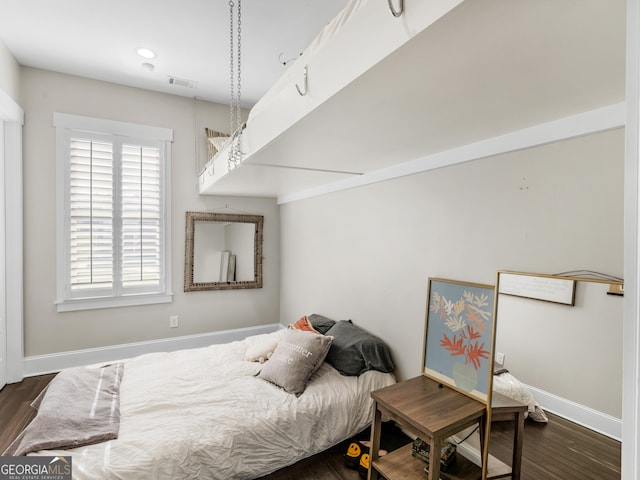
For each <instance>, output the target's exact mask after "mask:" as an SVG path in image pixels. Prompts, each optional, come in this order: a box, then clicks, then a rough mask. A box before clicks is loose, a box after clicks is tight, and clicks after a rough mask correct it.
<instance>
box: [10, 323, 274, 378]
mask: <svg viewBox="0 0 640 480" xmlns="http://www.w3.org/2000/svg"><path fill="white" fill-rule="evenodd" d="M281 327H282V326H281V325H280V324H277V323H271V324H268V325H259V326H256V327H246V328H237V329H233V330H221V331H218V332H210V333H202V334H198V335H186V336H182V337H173V338H163V339H161V340H149V341H146V342H135V343H126V344H122V345H112V346H108V347H99V348H88V349H86V350H74V351H70V352H61V353H51V354H47V355H34V356H31V357H25V359H24V363H23V369H22V371H23V372H24V376H25V377H32V376H34V375H42V374H45V373H53V372H59V371H60V370H62V369H64V368H70V367H78V366H81V365H91V364H94V363H101V362H112V361H115V360H121V359H124V358H132V357H135V356H138V355H142V354H145V353H152V352H171V351H175V350H182V349H185V348H200V347H206V346H209V345H213V344H217V343H228V342H232V341H235V340H242V339H244V338H246V337H248V336H250V335H258V334H262V333H271V332H275V331H276V330H278V329H280V328H281Z"/></svg>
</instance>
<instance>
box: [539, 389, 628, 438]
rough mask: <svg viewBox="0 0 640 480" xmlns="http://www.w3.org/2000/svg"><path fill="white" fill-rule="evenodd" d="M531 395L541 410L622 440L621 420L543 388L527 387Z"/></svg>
mask: <svg viewBox="0 0 640 480" xmlns="http://www.w3.org/2000/svg"><path fill="white" fill-rule="evenodd" d="M529 390H531V393H533V397H534V398H535V399H536V401H537V402H538V403H539V404H540V406H541V407H542V409H543V410H546V411H548V412H551V413H554V414H556V415H558V416H560V417H563V418H566V419H567V420H571V421H572V422H574V423H577V424H579V425H582V426H583V427H587V428H589V429H590V430H594V431H596V432H598V433H602V434H603V435H606V436H607V437H611V438H613V439H615V440H618V441H622V420H621V419H619V418H615V417H613V416H611V415H608V414H606V413H602V412H599V411H597V410H594V409H593V408H590V407H585V406H584V405H580V404H579V403H576V402H573V401H571V400H567V399H566V398H562V397H558V396H557V395H554V394H552V393H549V392H545V391H544V390H540V389H538V388H535V387H531V386H530V387H529Z"/></svg>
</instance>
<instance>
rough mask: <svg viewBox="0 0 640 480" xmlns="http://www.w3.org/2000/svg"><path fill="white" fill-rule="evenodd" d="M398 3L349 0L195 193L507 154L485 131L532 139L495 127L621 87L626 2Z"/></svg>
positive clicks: (284, 196)
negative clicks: (235, 152)
mask: <svg viewBox="0 0 640 480" xmlns="http://www.w3.org/2000/svg"><path fill="white" fill-rule="evenodd" d="M390 3H391V5H393V6H394V8H396V9H397V8H399V5H400V4H401V0H390ZM403 3H404V13H402V14H401V15H400V16H399V17H395V16H394V15H393V14H392V13H391V11H390V8H389V4H388V2H387V1H384V0H375V1H374V0H349V1H348V3H347V6H346V7H345V10H344V11H343V13H341V14H340V16H339V17H337V18H336V20H334V22H332V23H331V24H330V25H328V26H327V28H326V29H325V30H323V31H322V32H321V34H320V35H319V36H318V38H317V39H316V40H315V41H314V43H313V44H312V45H310V46H309V48H308V49H307V50H306V51H305V52H304V53H303V55H302V57H300V58H299V59H297V60H296V61H295V62H293V63H292V64H291V65H290V66H289V67H288V69H287V70H286V72H284V75H283V76H282V79H281V80H280V81H279V82H278V83H277V84H276V85H274V86H273V88H272V89H271V90H270V91H269V92H267V94H265V95H264V97H263V98H262V99H261V100H260V101H259V102H258V104H256V105H255V106H254V107H253V109H252V110H251V112H250V116H249V119H248V122H247V127H246V129H245V130H244V132H243V135H242V148H241V149H242V151H243V153H244V155H243V158H242V161H241V162H240V163H239V165H238V166H237V167H236V168H235V169H229V166H228V165H227V161H226V158H225V157H226V156H225V155H222V156H220V158H217V159H214V160H213V161H212V162H211V163H210V164H209V165H208V166H207V168H206V169H204V171H203V172H202V173H201V174H200V178H199V192H200V194H209V195H244V196H260V197H277V198H279V202H281V203H282V202H288V201H292V200H295V199H298V198H299V197H300V196H301V195H303V193H304V192H310V193H311V194H316V193H317V192H318V191H320V192H323V191H326V190H327V189H332V190H334V189H342V188H346V187H353V186H358V185H361V184H363V182H365V180H366V182H368V183H371V182H375V181H380V179H381V178H382V179H388V178H389V176H388V175H389V174H390V173H392V172H393V173H394V174H398V175H408V174H413V173H416V172H417V171H424V169H425V168H426V169H428V168H439V167H442V166H446V165H451V164H452V162H454V163H458V162H461V161H468V160H469V159H475V158H483V157H482V156H483V155H487V149H489V150H491V151H494V153H502V152H501V151H495V150H494V148H495V147H494V146H493V143H494V142H495V143H497V144H498V145H500V146H503V147H504V148H516V149H519V148H527V145H525V144H521V143H520V140H519V138H520V137H514V138H508V139H507V138H503V137H502V136H503V135H506V134H513V133H516V132H519V131H520V130H522V135H523V136H529V135H530V134H531V132H530V131H529V130H528V129H530V128H532V126H541V125H545V124H546V123H547V122H554V121H556V120H559V119H564V118H572V117H573V116H574V115H578V114H585V113H586V112H590V111H591V110H592V109H593V108H595V107H599V106H601V104H598V105H595V104H593V103H592V102H588V101H585V98H583V97H584V92H585V91H588V92H589V93H590V94H589V98H591V99H594V98H602V99H605V98H607V99H611V100H610V101H608V102H611V101H614V100H615V98H617V99H619V98H621V97H620V96H619V95H618V94H615V95H614V94H613V93H612V90H611V86H612V85H620V82H619V80H620V78H622V77H621V75H622V76H624V72H623V70H624V69H623V67H624V48H623V47H624V28H623V27H624V18H625V17H624V4H623V2H622V3H621V2H614V3H615V8H612V6H611V5H610V4H609V3H607V2H602V1H598V0H588V1H587V0H585V1H583V2H555V3H553V8H550V4H549V3H548V2H535V1H531V2H510V1H507V0H485V1H482V2H477V1H468V0H467V1H464V0H429V1H424V0H404V2H403ZM594 26H597V27H598V31H597V32H594ZM540 31H544V32H545V35H544V37H543V38H542V37H540V36H539V35H538V32H540ZM533 38H536V39H538V40H539V41H532V39H533ZM558 45H564V46H565V47H566V48H558ZM541 51H544V52H545V54H544V55H541V54H540V52H541ZM532 66H535V68H533V69H532V68H531V67H532ZM621 68H622V72H621ZM603 72H604V73H606V77H607V78H606V79H605V80H604V81H603V79H602V78H601V76H602V75H604V73H603ZM305 75H306V81H305ZM585 79H586V80H589V82H590V83H588V85H587V84H585V81H586V80H585ZM577 84H580V85H582V87H583V88H581V89H575V88H573V86H574V85H577ZM296 87H298V88H296ZM298 90H300V91H301V92H303V93H306V94H305V95H300V94H299V92H298ZM603 101H604V100H603ZM611 108H612V109H613V110H612V112H611V113H612V114H614V115H616V116H617V113H613V112H614V111H619V106H617V107H616V106H614V105H612V106H611ZM594 115H596V116H597V117H598V118H600V117H602V116H603V113H602V112H598V113H594ZM616 124H619V120H616ZM558 128H560V127H559V126H558V125H555V124H550V125H548V126H545V129H544V131H545V132H547V130H551V131H554V132H555V131H556V130H557V129H558ZM489 140H491V142H490V143H485V142H487V141H489ZM512 141H515V143H516V144H518V145H520V146H518V147H516V146H515V145H514V144H511V143H510V142H512ZM469 150H471V151H469ZM472 152H473V153H472ZM470 154H471V158H469V157H468V155H470ZM475 155H480V156H475ZM390 167H401V168H399V169H395V168H391V172H390V171H389V170H387V169H389V168H390ZM396 170H397V171H396Z"/></svg>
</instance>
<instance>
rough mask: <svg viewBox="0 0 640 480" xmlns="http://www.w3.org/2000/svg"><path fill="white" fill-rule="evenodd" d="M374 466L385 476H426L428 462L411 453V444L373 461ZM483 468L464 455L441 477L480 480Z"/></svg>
mask: <svg viewBox="0 0 640 480" xmlns="http://www.w3.org/2000/svg"><path fill="white" fill-rule="evenodd" d="M373 465H374V468H376V469H377V470H378V472H380V473H381V474H382V476H384V477H385V478H426V477H427V474H426V473H425V471H424V467H425V466H426V463H425V462H423V461H422V460H420V459H419V458H416V457H414V456H413V455H411V444H409V445H405V446H404V447H402V448H399V449H398V450H395V451H393V452H391V453H389V454H387V455H385V456H383V457H379V458H378V459H377V460H374V462H373ZM481 475H482V470H481V469H480V467H478V466H477V465H476V464H475V463H473V462H471V461H469V460H467V459H466V458H465V457H464V456H462V455H457V456H456V461H455V463H454V464H453V465H451V467H450V468H449V469H448V470H447V471H446V472H440V478H442V479H443V480H444V479H448V480H478V479H479V478H480V477H481Z"/></svg>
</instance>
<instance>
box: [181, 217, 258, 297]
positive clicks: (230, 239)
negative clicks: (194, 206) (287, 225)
mask: <svg viewBox="0 0 640 480" xmlns="http://www.w3.org/2000/svg"><path fill="white" fill-rule="evenodd" d="M263 224H264V217H263V216H262V215H239V214H226V213H210V212H187V213H186V228H185V230H186V231H185V259H184V291H185V292H197V291H202V290H234V289H244V288H262V239H263Z"/></svg>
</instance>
